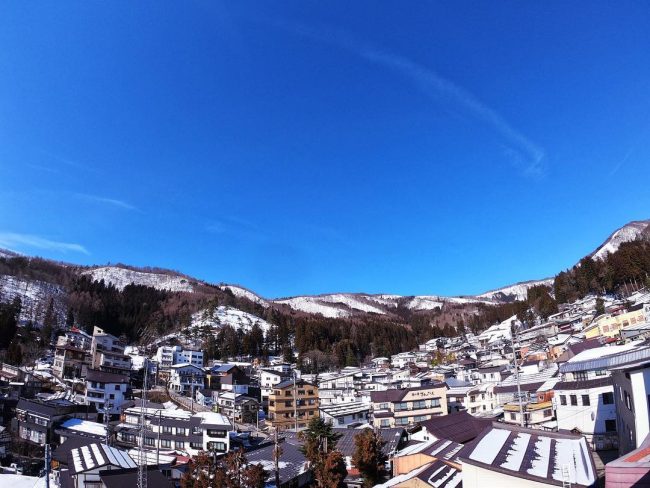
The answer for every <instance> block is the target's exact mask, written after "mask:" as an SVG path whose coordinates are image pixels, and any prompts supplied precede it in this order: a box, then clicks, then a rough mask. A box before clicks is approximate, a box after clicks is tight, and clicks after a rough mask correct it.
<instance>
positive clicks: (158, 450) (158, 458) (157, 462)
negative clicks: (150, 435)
mask: <svg viewBox="0 0 650 488" xmlns="http://www.w3.org/2000/svg"><path fill="white" fill-rule="evenodd" d="M161 430H162V410H158V443H157V445H156V466H159V465H160V431H161Z"/></svg>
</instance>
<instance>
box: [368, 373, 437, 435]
mask: <svg viewBox="0 0 650 488" xmlns="http://www.w3.org/2000/svg"><path fill="white" fill-rule="evenodd" d="M370 401H371V402H372V418H373V425H374V426H375V427H383V428H387V427H405V426H408V425H414V424H416V423H417V422H423V421H425V420H429V419H430V418H432V417H435V416H437V415H447V385H446V384H445V383H441V382H438V383H433V384H431V385H427V386H422V387H419V388H406V389H399V390H385V391H373V392H372V393H370Z"/></svg>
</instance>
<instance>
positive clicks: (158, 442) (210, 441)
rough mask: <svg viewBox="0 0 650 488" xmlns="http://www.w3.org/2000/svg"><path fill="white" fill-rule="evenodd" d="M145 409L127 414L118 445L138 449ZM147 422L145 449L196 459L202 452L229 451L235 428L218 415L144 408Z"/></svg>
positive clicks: (119, 426) (128, 410)
mask: <svg viewBox="0 0 650 488" xmlns="http://www.w3.org/2000/svg"><path fill="white" fill-rule="evenodd" d="M141 408H142V407H132V408H128V409H126V410H125V411H124V419H125V421H124V422H123V423H121V424H119V425H118V426H117V428H116V431H117V443H118V444H120V445H122V446H125V447H133V446H137V445H138V442H139V428H140V427H139V425H140V415H141V412H142V410H141ZM145 422H146V424H147V425H148V426H149V430H148V432H147V434H146V437H145V439H144V447H145V449H152V450H153V449H157V448H159V449H161V450H177V451H181V452H186V453H187V454H188V455H189V456H196V455H197V454H198V453H199V451H206V452H216V453H217V454H223V453H226V452H228V451H229V450H230V436H229V432H230V431H231V430H232V426H231V424H230V422H229V421H228V419H227V418H226V417H224V416H223V415H221V414H219V413H214V412H199V413H195V414H192V413H190V412H188V411H187V410H180V409H178V410H166V409H157V408H145Z"/></svg>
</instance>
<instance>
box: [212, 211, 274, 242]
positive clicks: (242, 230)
mask: <svg viewBox="0 0 650 488" xmlns="http://www.w3.org/2000/svg"><path fill="white" fill-rule="evenodd" d="M205 230H206V231H207V232H209V233H210V234H223V235H231V236H235V237H240V238H245V239H253V240H264V239H266V238H267V234H266V233H265V232H264V231H263V230H262V229H260V227H259V226H258V225H257V224H256V223H255V222H251V221H250V220H246V219H242V218H240V217H236V216H230V215H226V216H223V217H220V218H219V219H213V220H210V222H208V223H207V224H206V225H205Z"/></svg>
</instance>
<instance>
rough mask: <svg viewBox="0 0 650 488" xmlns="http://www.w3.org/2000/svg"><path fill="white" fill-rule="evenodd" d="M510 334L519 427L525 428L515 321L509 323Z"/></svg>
mask: <svg viewBox="0 0 650 488" xmlns="http://www.w3.org/2000/svg"><path fill="white" fill-rule="evenodd" d="M510 332H511V336H512V338H511V339H512V361H513V363H514V365H515V375H516V376H515V377H516V379H517V400H518V401H519V425H521V426H522V427H525V421H524V405H523V403H522V402H521V383H520V381H519V367H518V366H517V349H515V339H516V338H517V326H516V325H515V321H514V320H513V321H512V322H510Z"/></svg>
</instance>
